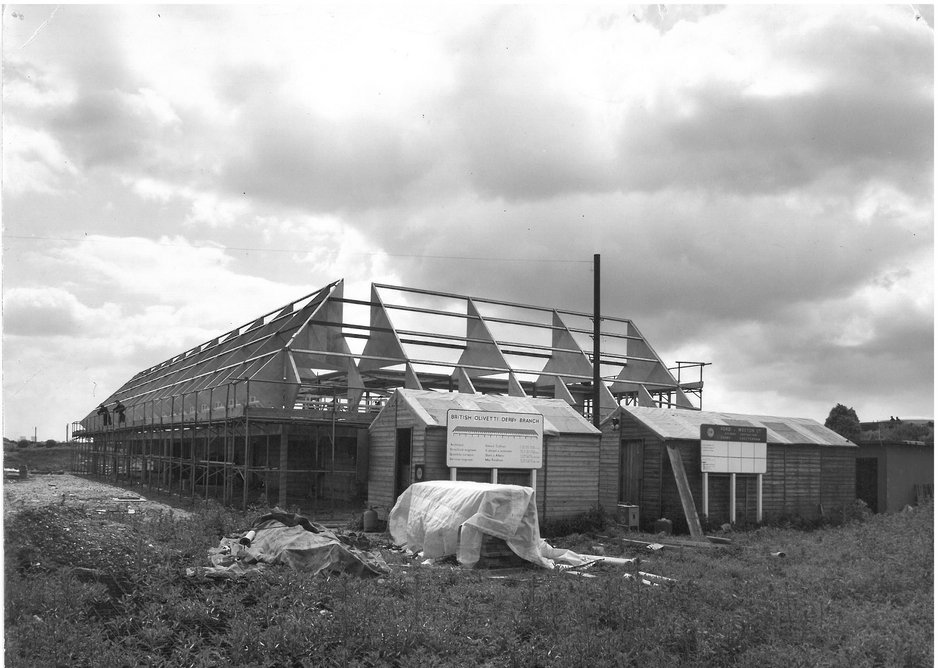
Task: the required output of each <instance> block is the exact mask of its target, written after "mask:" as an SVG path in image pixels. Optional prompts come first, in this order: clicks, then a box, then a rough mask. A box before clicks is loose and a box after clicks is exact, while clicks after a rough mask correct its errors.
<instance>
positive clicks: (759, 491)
mask: <svg viewBox="0 0 938 668" xmlns="http://www.w3.org/2000/svg"><path fill="white" fill-rule="evenodd" d="M761 522H762V474H761V473H757V474H756V523H761Z"/></svg>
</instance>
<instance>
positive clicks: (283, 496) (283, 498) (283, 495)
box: [277, 425, 290, 510]
mask: <svg viewBox="0 0 938 668" xmlns="http://www.w3.org/2000/svg"><path fill="white" fill-rule="evenodd" d="M289 443H290V439H289V437H288V435H287V433H286V429H285V428H284V425H280V494H279V496H278V498H277V503H278V504H279V506H280V507H281V508H283V509H284V510H286V509H287V465H288V462H289V457H288V452H287V448H288V447H289Z"/></svg>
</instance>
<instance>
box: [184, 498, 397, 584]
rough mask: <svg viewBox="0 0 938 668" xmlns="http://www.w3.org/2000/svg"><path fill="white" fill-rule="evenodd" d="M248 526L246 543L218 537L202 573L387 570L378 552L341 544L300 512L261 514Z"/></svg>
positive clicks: (377, 572) (376, 572) (373, 572)
mask: <svg viewBox="0 0 938 668" xmlns="http://www.w3.org/2000/svg"><path fill="white" fill-rule="evenodd" d="M252 528H253V530H254V531H253V533H254V536H253V538H252V540H251V542H250V545H242V544H241V543H240V542H239V541H240V539H239V538H222V539H221V541H220V543H219V545H218V547H217V548H213V549H211V550H209V559H210V560H211V562H212V566H210V567H205V568H203V569H202V571H203V573H204V574H205V575H207V576H209V577H238V576H240V575H243V574H244V573H247V572H250V571H255V570H259V569H262V568H265V567H266V566H267V565H276V564H282V565H286V566H289V567H291V568H293V569H295V570H304V571H312V572H313V573H320V572H323V571H326V572H333V573H334V572H341V573H349V574H352V575H362V576H368V575H382V574H386V573H388V572H389V568H388V565H387V563H385V561H384V559H383V558H382V557H381V556H380V554H377V553H374V552H363V551H362V550H358V549H356V548H354V547H351V546H348V545H345V544H343V543H342V542H341V541H340V540H339V538H338V537H337V536H336V535H335V534H334V533H333V532H331V531H329V530H328V529H327V528H326V527H324V526H322V525H321V524H315V523H313V522H310V521H309V520H307V519H306V518H305V517H302V516H300V515H288V514H286V513H275V514H271V515H265V516H263V517H261V518H259V519H258V520H257V521H256V522H255V523H254V525H253V527H252Z"/></svg>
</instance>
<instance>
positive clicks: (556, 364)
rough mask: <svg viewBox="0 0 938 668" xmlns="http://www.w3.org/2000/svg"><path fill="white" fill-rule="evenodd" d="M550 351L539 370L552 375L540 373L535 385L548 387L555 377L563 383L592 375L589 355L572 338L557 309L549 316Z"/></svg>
mask: <svg viewBox="0 0 938 668" xmlns="http://www.w3.org/2000/svg"><path fill="white" fill-rule="evenodd" d="M551 327H552V328H553V329H552V330H551V337H550V338H551V343H550V345H551V348H553V349H554V350H552V351H551V354H550V359H549V360H547V364H545V365H544V368H543V369H542V370H541V371H542V372H544V373H549V374H552V375H542V376H540V377H539V378H538V379H537V385H539V386H541V385H543V386H547V387H550V386H551V385H553V384H554V381H555V379H560V380H562V381H563V382H564V383H578V382H582V381H583V377H586V378H592V377H593V365H592V364H591V363H590V360H589V357H587V356H586V353H585V352H584V351H583V349H582V348H580V344H578V343H577V342H576V339H575V338H573V333H572V332H571V331H570V329H569V328H568V327H567V325H566V324H565V323H564V321H563V320H562V319H561V318H560V314H559V313H557V311H554V312H553V315H552V317H551Z"/></svg>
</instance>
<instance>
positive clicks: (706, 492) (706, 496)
mask: <svg viewBox="0 0 938 668" xmlns="http://www.w3.org/2000/svg"><path fill="white" fill-rule="evenodd" d="M701 491H702V492H703V494H702V495H701V496H702V498H701V501H702V502H703V512H704V517H710V474H709V473H707V472H706V471H704V472H703V486H702V488H701Z"/></svg>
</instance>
